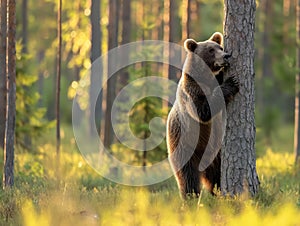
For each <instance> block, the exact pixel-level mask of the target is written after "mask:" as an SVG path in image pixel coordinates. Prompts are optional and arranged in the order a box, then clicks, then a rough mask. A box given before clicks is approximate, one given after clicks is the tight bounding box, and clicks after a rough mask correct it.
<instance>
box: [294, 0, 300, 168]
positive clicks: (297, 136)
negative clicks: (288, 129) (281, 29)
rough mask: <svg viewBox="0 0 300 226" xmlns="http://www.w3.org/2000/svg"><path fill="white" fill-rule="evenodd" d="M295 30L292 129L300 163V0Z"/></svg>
mask: <svg viewBox="0 0 300 226" xmlns="http://www.w3.org/2000/svg"><path fill="white" fill-rule="evenodd" d="M296 11H297V16H296V18H297V19H296V20H297V21H296V32H297V36H296V39H297V51H296V54H297V55H296V63H297V65H296V68H297V74H296V84H295V86H296V96H295V131H294V153H295V163H296V164H300V162H299V156H300V144H299V142H300V132H299V128H300V120H299V119H300V111H299V102H300V70H299V69H300V43H299V40H300V0H297V5H296Z"/></svg>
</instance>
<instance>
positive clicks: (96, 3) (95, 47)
mask: <svg viewBox="0 0 300 226" xmlns="http://www.w3.org/2000/svg"><path fill="white" fill-rule="evenodd" d="M100 7H101V4H100V0H92V4H91V25H92V47H91V63H92V68H91V72H92V73H91V85H90V103H97V104H96V106H92V105H91V104H90V114H91V113H92V112H93V111H95V114H92V115H95V117H94V118H92V117H90V131H92V128H93V126H94V124H95V123H96V124H97V128H98V130H99V134H100V131H101V115H102V92H101V93H100V94H99V97H97V96H96V95H95V93H93V92H92V90H94V91H95V90H97V89H98V88H97V87H102V77H101V78H100V79H97V78H96V76H101V75H102V72H101V71H99V70H100V65H98V64H99V63H101V62H97V63H96V64H93V62H94V61H95V60H97V58H99V57H100V56H101V37H102V34H101V27H100V12H101V11H100ZM97 81H99V82H100V84H99V82H98V83H97ZM95 99H97V101H95ZM95 107H96V108H95ZM93 108H94V109H93ZM95 121H96V122H95ZM98 123H99V124H98Z"/></svg>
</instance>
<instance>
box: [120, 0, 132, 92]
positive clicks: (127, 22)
mask: <svg viewBox="0 0 300 226" xmlns="http://www.w3.org/2000/svg"><path fill="white" fill-rule="evenodd" d="M130 37H131V0H123V4H122V41H121V44H122V45H125V44H126V43H129V42H130ZM122 60H124V61H125V63H126V62H127V61H128V57H127V56H123V57H122ZM128 79H129V73H128V70H127V69H126V68H125V69H122V71H121V73H120V76H119V84H120V86H121V87H124V86H125V85H127V83H128Z"/></svg>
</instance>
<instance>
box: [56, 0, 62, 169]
mask: <svg viewBox="0 0 300 226" xmlns="http://www.w3.org/2000/svg"><path fill="white" fill-rule="evenodd" d="M61 13H62V0H58V10H57V39H58V47H57V64H56V112H55V114H56V155H57V160H58V165H59V155H60V78H61V44H62V33H61V24H62V21H61Z"/></svg>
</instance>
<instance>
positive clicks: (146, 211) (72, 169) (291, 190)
mask: <svg viewBox="0 0 300 226" xmlns="http://www.w3.org/2000/svg"><path fill="white" fill-rule="evenodd" d="M292 133H293V131H292V127H286V128H282V129H281V130H280V131H278V132H277V133H276V134H274V137H273V139H272V145H266V143H265V142H264V140H263V139H259V136H260V135H259V131H258V141H257V156H258V158H257V170H258V174H259V177H260V181H261V189H260V192H259V194H258V195H257V196H256V197H254V198H249V197H248V196H247V195H246V194H245V195H242V196H240V197H237V198H234V199H229V198H224V197H220V196H217V197H212V196H211V195H210V194H208V193H207V192H204V193H203V195H202V197H201V200H189V201H188V202H187V203H183V202H182V201H181V200H180V198H179V195H178V190H177V187H176V183H175V181H174V178H170V179H169V180H167V181H165V182H163V183H160V184H158V185H153V186H150V187H127V186H122V185H117V184H114V183H112V182H109V181H107V180H105V179H103V178H101V177H100V176H99V175H98V174H96V173H95V172H94V171H93V170H92V169H91V168H90V167H89V166H88V165H87V164H86V163H85V161H84V160H83V159H82V157H81V155H80V154H79V152H78V151H77V150H76V146H75V141H74V139H73V138H72V133H71V131H70V129H67V128H65V130H64V133H63V142H62V143H63V144H62V153H61V166H60V168H59V171H60V173H59V176H58V175H57V169H58V167H57V163H56V158H55V142H54V140H51V139H52V138H51V137H53V136H52V135H49V136H50V138H49V136H48V135H47V136H45V137H44V138H42V139H44V140H41V141H40V144H39V145H38V148H37V150H36V151H35V153H31V154H29V153H28V152H23V151H22V150H20V149H17V150H16V162H15V165H16V178H15V188H13V189H12V190H10V191H0V217H1V218H0V225H27V226H34V225H72V226H75V225H163V226H165V225H172V226H173V225H230V226H231V225H243V226H246V225H300V220H299V216H300V194H299V193H300V169H299V168H295V167H294V165H293V153H292V144H293V143H292V142H293V136H292ZM46 137H47V138H46ZM1 159H2V158H1Z"/></svg>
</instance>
